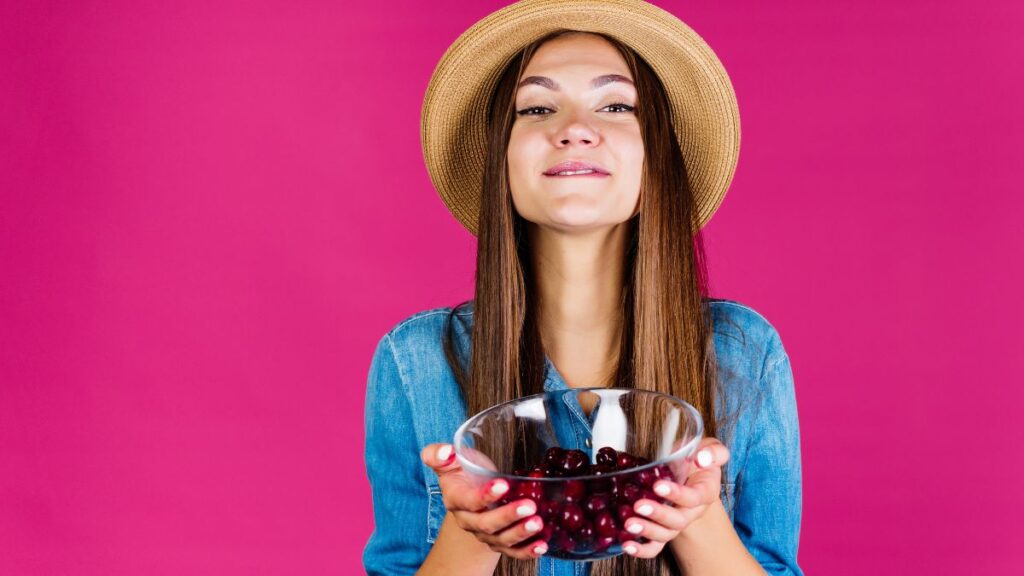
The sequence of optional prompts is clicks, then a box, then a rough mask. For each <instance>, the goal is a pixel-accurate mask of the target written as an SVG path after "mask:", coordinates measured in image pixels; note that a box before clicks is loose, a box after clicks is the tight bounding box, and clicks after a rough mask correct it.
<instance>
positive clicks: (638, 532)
mask: <svg viewBox="0 0 1024 576" xmlns="http://www.w3.org/2000/svg"><path fill="white" fill-rule="evenodd" d="M624 527H625V529H626V532H629V533H630V534H632V535H633V536H634V537H636V536H643V537H644V538H647V539H649V540H658V541H659V542H671V541H672V539H674V538H675V537H676V536H679V530H678V529H672V528H668V527H666V526H663V525H661V524H659V523H657V522H652V521H651V520H647V519H644V518H640V517H638V516H631V517H630V518H629V519H628V520H626V524H625V526H624Z"/></svg>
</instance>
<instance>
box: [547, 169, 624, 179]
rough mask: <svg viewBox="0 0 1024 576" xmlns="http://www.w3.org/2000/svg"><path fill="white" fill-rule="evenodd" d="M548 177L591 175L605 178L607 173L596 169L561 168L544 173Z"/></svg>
mask: <svg viewBox="0 0 1024 576" xmlns="http://www.w3.org/2000/svg"><path fill="white" fill-rule="evenodd" d="M545 176H547V177H548V178H574V177H580V176H591V177H597V178H607V177H608V176H609V174H605V173H603V172H598V171H596V170H563V171H561V172H556V173H554V174H545Z"/></svg>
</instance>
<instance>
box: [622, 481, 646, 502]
mask: <svg viewBox="0 0 1024 576" xmlns="http://www.w3.org/2000/svg"><path fill="white" fill-rule="evenodd" d="M641 496H643V490H642V489H641V488H640V487H639V486H637V485H636V484H633V483H630V484H626V485H625V486H623V488H622V499H623V500H624V501H625V502H626V503H629V504H632V503H633V502H636V501H637V500H638V499H639V498H640V497H641Z"/></svg>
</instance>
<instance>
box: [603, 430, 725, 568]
mask: <svg viewBox="0 0 1024 576" xmlns="http://www.w3.org/2000/svg"><path fill="white" fill-rule="evenodd" d="M728 461H729V449H728V448H726V447H725V444H722V443H721V442H720V441H719V440H718V439H717V438H705V439H703V440H701V442H700V444H699V448H698V450H697V458H696V459H695V462H696V468H694V470H693V471H691V472H690V474H689V476H688V477H687V478H686V481H685V483H684V484H683V485H679V484H677V483H676V482H673V481H671V480H658V481H657V482H655V483H654V491H655V492H657V493H658V495H660V496H661V497H662V498H665V499H666V500H668V501H670V502H672V503H673V504H675V506H674V507H673V506H669V505H665V504H660V503H658V502H655V501H654V500H648V499H644V498H641V499H640V500H637V501H636V503H635V504H634V505H633V510H634V511H635V512H636V513H637V516H634V517H631V518H629V519H627V520H626V522H625V525H624V528H625V529H626V531H628V532H630V533H631V534H636V535H637V536H643V537H645V538H647V539H648V540H649V542H647V543H645V544H640V543H639V542H637V541H635V540H629V541H626V542H623V543H622V547H623V549H624V550H625V551H626V553H627V554H629V555H630V556H635V557H637V558H654V557H655V556H657V555H658V553H660V552H661V549H662V548H664V547H665V544H667V543H669V542H671V541H672V540H673V539H675V538H676V536H679V533H680V532H682V531H683V530H685V529H686V527H687V526H689V525H690V524H692V523H693V522H694V521H695V520H697V519H698V518H700V517H701V516H703V515H704V512H705V511H707V509H708V507H709V506H710V505H711V504H714V503H715V502H716V501H717V500H718V499H719V493H720V491H721V483H722V465H723V464H725V463H726V462H728ZM631 528H632V529H631Z"/></svg>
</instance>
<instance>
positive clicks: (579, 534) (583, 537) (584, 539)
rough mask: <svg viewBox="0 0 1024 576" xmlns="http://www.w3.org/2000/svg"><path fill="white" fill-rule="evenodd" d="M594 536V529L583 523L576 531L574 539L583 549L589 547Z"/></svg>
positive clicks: (587, 523)
mask: <svg viewBox="0 0 1024 576" xmlns="http://www.w3.org/2000/svg"><path fill="white" fill-rule="evenodd" d="M596 535H597V534H595V532H594V527H593V526H591V525H590V523H589V522H585V523H584V524H583V525H582V526H580V528H579V530H577V531H576V539H577V540H578V541H579V543H580V545H582V546H584V547H587V546H590V544H591V543H592V542H593V541H594V536H596Z"/></svg>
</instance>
